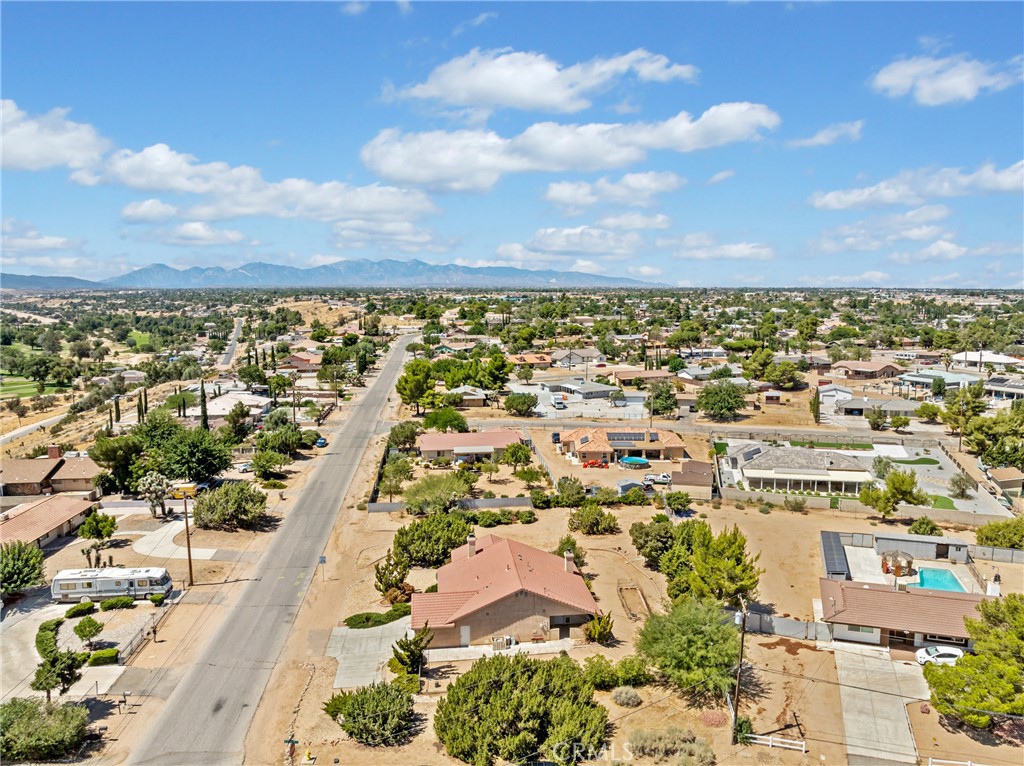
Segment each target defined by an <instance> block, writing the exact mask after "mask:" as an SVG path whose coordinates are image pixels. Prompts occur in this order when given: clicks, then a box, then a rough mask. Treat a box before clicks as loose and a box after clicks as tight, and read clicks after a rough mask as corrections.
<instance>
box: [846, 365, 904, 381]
mask: <svg viewBox="0 0 1024 766" xmlns="http://www.w3.org/2000/svg"><path fill="white" fill-rule="evenodd" d="M901 372H903V368H902V367H900V366H899V365H898V364H893V363H892V362H855V361H842V362H836V363H835V364H833V365H832V370H831V374H832V375H834V376H836V377H837V378H846V379H847V380H878V379H880V378H893V377H895V376H897V375H899V374H900V373H901Z"/></svg>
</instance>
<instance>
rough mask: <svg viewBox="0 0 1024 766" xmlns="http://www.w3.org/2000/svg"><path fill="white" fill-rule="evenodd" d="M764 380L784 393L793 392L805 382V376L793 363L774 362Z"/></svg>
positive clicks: (766, 372) (766, 371)
mask: <svg viewBox="0 0 1024 766" xmlns="http://www.w3.org/2000/svg"><path fill="white" fill-rule="evenodd" d="M764 379H765V380H766V381H767V382H769V383H771V384H772V385H773V386H775V387H776V388H781V389H783V390H784V391H791V390H793V389H794V388H796V387H797V386H799V385H800V384H801V383H803V382H804V376H803V375H801V374H800V372H799V371H798V370H797V367H796V365H795V364H794V363H793V362H773V363H772V364H770V365H769V366H768V369H767V370H765V375H764Z"/></svg>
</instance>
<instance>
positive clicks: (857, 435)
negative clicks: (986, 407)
mask: <svg viewBox="0 0 1024 766" xmlns="http://www.w3.org/2000/svg"><path fill="white" fill-rule="evenodd" d="M468 420H469V425H470V426H472V427H473V428H478V429H480V430H483V429H485V428H532V429H540V430H546V431H571V430H572V429H574V428H584V427H587V428H589V427H594V428H610V429H618V430H620V431H635V430H637V429H638V428H639V429H645V428H647V426H648V424H649V423H650V420H649V419H648V418H642V419H640V420H628V421H619V420H599V419H588V418H530V419H528V420H527V419H515V418H507V419H506V418H473V417H472V415H471V416H470V417H469V418H468ZM654 427H655V428H663V429H666V430H669V431H685V432H687V433H700V434H722V435H723V436H728V435H729V433H730V432H738V433H755V434H756V433H762V434H775V435H780V436H784V435H791V434H792V435H803V434H806V433H810V432H813V431H814V427H813V426H801V427H794V426H766V425H756V424H741V423H715V424H714V425H710V424H707V423H700V424H695V423H693V422H691V421H687V420H661V419H658V418H655V419H654ZM821 433H823V434H825V435H826V436H823V437H822V439H825V438H826V437H827V436H828V435H831V434H835V435H836V437H842V438H845V439H851V438H853V439H865V440H866V441H871V440H872V437H873V436H878V432H877V431H871V430H870V429H867V428H865V429H863V430H857V429H853V428H848V429H846V430H844V431H822V432H821ZM884 435H885V436H886V437H887V438H890V437H896V438H907V439H910V440H913V439H914V437H915V435H906V436H902V435H900V434H892V433H890V432H886V433H885V434H884ZM926 438H937V437H934V436H933V435H932V434H928V435H927V437H926Z"/></svg>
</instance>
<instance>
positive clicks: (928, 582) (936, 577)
mask: <svg viewBox="0 0 1024 766" xmlns="http://www.w3.org/2000/svg"><path fill="white" fill-rule="evenodd" d="M919 580H920V581H919V582H918V583H916V584H911V585H908V586H907V587H908V588H927V589H928V590H951V591H956V592H957V593H966V592H967V591H965V590H964V586H963V585H961V584H960V581H959V580H958V579H956V575H955V574H953V573H952V572H950V571H949V570H948V569H925V568H922V569H921V570H920V578H919Z"/></svg>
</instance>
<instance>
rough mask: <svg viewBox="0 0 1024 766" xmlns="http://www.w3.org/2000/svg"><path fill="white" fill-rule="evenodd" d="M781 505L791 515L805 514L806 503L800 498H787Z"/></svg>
mask: <svg viewBox="0 0 1024 766" xmlns="http://www.w3.org/2000/svg"><path fill="white" fill-rule="evenodd" d="M782 504H783V505H784V506H785V507H786V510H787V511H792V512H793V513H805V512H806V511H807V501H806V500H804V499H803V498H802V497H787V498H786V499H785V500H783V501H782Z"/></svg>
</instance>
